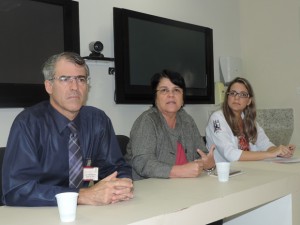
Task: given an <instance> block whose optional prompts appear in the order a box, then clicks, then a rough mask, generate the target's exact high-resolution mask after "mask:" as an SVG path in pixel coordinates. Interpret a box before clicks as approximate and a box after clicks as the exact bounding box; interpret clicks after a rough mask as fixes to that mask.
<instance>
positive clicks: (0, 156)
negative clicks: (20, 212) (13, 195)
mask: <svg viewBox="0 0 300 225" xmlns="http://www.w3.org/2000/svg"><path fill="white" fill-rule="evenodd" d="M4 152H5V147H1V148H0V206H1V205H3V202H2V164H3V157H4Z"/></svg>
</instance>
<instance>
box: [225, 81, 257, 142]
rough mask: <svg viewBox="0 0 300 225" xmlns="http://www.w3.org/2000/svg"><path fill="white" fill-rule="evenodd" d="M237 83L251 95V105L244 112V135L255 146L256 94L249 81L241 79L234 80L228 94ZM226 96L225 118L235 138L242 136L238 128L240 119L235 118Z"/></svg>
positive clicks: (229, 86)
mask: <svg viewBox="0 0 300 225" xmlns="http://www.w3.org/2000/svg"><path fill="white" fill-rule="evenodd" d="M235 83H240V84H243V85H244V86H245V87H246V89H247V91H248V93H249V98H251V103H250V104H249V105H248V106H247V107H246V108H245V109H244V110H243V112H244V119H243V129H244V135H245V137H246V139H247V140H248V141H249V142H251V143H252V144H254V143H255V142H256V140H257V128H256V106H255V98H254V92H253V89H252V87H251V84H250V83H249V81H248V80H247V79H245V78H241V77H236V78H235V79H234V80H232V81H231V82H230V83H229V85H228V88H227V92H229V91H230V89H231V86H232V85H233V84H235ZM227 92H226V94H225V98H224V102H223V106H222V109H223V113H224V116H225V119H226V121H227V123H228V125H229V127H230V128H231V130H232V132H233V134H234V135H235V136H239V135H240V130H239V126H238V119H237V118H235V115H234V113H233V112H232V110H231V109H230V108H229V106H228V94H227Z"/></svg>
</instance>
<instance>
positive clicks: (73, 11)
mask: <svg viewBox="0 0 300 225" xmlns="http://www.w3.org/2000/svg"><path fill="white" fill-rule="evenodd" d="M30 1H34V2H41V3H45V4H53V5H58V6H61V7H63V18H64V21H63V27H64V51H73V52H76V53H78V54H80V33H79V3H78V2H75V1H72V0H30ZM37 48H40V46H37ZM49 57H50V56H49ZM38 66H40V67H41V66H42V65H38ZM47 99H49V95H48V93H47V92H46V90H45V86H44V84H27V83H0V108H26V107H29V106H32V105H34V104H36V103H38V102H41V101H43V100H47Z"/></svg>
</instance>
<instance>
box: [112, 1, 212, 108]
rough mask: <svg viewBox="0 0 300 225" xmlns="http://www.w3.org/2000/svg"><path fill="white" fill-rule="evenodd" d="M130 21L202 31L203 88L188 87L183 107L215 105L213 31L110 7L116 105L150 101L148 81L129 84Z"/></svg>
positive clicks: (151, 97) (151, 98)
mask: <svg viewBox="0 0 300 225" xmlns="http://www.w3.org/2000/svg"><path fill="white" fill-rule="evenodd" d="M130 18H135V19H139V20H144V21H149V22H154V23H158V24H165V25H170V26H174V27H178V28H184V29H189V30H196V31H200V32H203V34H204V36H205V48H206V51H205V59H206V61H205V63H206V75H207V77H206V79H207V80H206V82H207V83H206V88H189V87H187V89H186V99H185V104H214V102H215V98H214V65H213V64H214V63H213V31H212V29H211V28H207V27H203V26H199V25H194V24H189V23H185V22H180V21H175V20H171V19H167V18H163V17H158V16H153V15H149V14H146V13H141V12H136V11H132V10H128V9H123V8H116V7H114V8H113V20H114V21H113V24H114V52H115V56H114V58H115V102H116V103H117V104H149V103H152V101H153V96H152V92H151V87H150V80H149V85H133V84H131V83H130V66H131V65H130V62H129V58H130V46H129V32H128V30H129V27H128V21H129V19H130ZM157 72H161V71H157ZM203 92H206V94H203Z"/></svg>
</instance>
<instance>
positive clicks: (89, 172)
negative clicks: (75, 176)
mask: <svg viewBox="0 0 300 225" xmlns="http://www.w3.org/2000/svg"><path fill="white" fill-rule="evenodd" d="M83 180H84V181H92V180H94V181H97V180H98V167H91V166H86V167H84V168H83Z"/></svg>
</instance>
